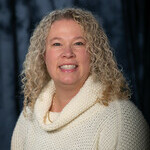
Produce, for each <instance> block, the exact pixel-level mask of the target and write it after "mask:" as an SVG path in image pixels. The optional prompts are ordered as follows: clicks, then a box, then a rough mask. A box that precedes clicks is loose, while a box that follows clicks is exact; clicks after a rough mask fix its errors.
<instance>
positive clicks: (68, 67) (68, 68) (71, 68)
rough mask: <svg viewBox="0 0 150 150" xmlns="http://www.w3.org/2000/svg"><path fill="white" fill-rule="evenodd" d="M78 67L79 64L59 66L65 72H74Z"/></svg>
mask: <svg viewBox="0 0 150 150" xmlns="http://www.w3.org/2000/svg"><path fill="white" fill-rule="evenodd" d="M77 67H78V65H61V66H59V68H60V69H61V70H62V71H63V72H73V71H75V70H76V68H77Z"/></svg>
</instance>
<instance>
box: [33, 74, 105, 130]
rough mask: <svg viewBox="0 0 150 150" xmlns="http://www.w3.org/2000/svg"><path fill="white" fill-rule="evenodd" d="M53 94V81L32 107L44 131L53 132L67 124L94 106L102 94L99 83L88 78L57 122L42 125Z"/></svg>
mask: <svg viewBox="0 0 150 150" xmlns="http://www.w3.org/2000/svg"><path fill="white" fill-rule="evenodd" d="M54 92H55V85H54V81H53V80H51V81H49V82H48V84H47V85H46V86H45V87H44V88H43V90H42V92H41V93H40V95H39V97H38V98H37V100H36V103H35V106H34V114H35V117H36V119H37V120H38V122H39V125H40V127H41V128H42V129H44V130H46V131H53V130H56V129H58V128H60V127H62V126H64V125H66V124H68V123H69V122H71V121H72V120H73V119H75V118H76V117H78V116H79V115H80V114H81V113H83V112H84V111H86V110H87V109H88V108H90V107H91V106H92V105H94V104H95V102H96V100H97V98H98V97H100V95H101V93H102V86H101V84H100V83H99V82H94V81H93V79H92V77H91V76H90V77H89V78H88V79H87V80H86V82H85V83H84V85H83V87H82V88H81V89H80V90H79V92H78V93H77V94H76V95H75V96H74V97H73V98H72V99H71V101H70V102H69V103H68V104H67V105H66V106H65V107H64V109H63V110H62V111H61V113H60V115H59V117H58V118H57V120H55V121H54V122H46V123H44V117H45V115H46V113H47V111H48V110H49V108H50V106H51V102H52V96H53V94H54Z"/></svg>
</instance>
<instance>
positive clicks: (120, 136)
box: [11, 77, 150, 150]
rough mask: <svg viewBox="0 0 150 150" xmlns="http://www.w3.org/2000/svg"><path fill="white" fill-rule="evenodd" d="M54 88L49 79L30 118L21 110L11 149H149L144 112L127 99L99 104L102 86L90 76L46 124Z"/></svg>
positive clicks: (147, 128) (149, 140)
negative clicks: (60, 110)
mask: <svg viewBox="0 0 150 150" xmlns="http://www.w3.org/2000/svg"><path fill="white" fill-rule="evenodd" d="M54 91H55V86H54V83H53V81H50V82H49V83H48V84H47V86H45V88H44V89H43V91H42V92H41V94H40V95H39V97H38V99H37V101H36V103H35V107H34V112H33V113H30V112H29V116H28V117H24V116H23V114H22V113H21V115H20V117H19V119H18V122H17V124H16V127H15V130H14V133H13V137H12V142H11V150H83V149H86V150H148V149H149V142H150V139H149V127H148V125H147V123H146V122H145V120H144V118H143V116H142V114H141V112H140V111H139V110H138V109H137V108H136V107H135V105H134V104H133V103H131V102H130V101H128V100H115V101H113V102H111V103H110V104H109V106H104V105H101V104H99V103H96V102H95V101H96V99H97V97H100V96H102V95H101V93H102V86H101V84H100V83H94V82H93V80H92V78H91V77H89V78H88V80H87V81H86V82H85V84H84V86H83V87H82V88H81V89H80V91H79V93H78V94H77V95H76V96H75V97H74V98H73V99H72V100H71V101H70V102H69V103H68V104H67V105H66V107H65V108H64V109H63V110H62V112H61V113H60V114H57V115H56V116H55V115H54V116H50V117H54V118H52V120H54V122H49V120H48V119H46V122H45V123H44V116H45V114H46V112H47V110H48V109H49V107H50V105H51V99H52V95H53V93H54ZM52 115H53V114H52ZM55 117H56V118H55Z"/></svg>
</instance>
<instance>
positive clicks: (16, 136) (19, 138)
mask: <svg viewBox="0 0 150 150" xmlns="http://www.w3.org/2000/svg"><path fill="white" fill-rule="evenodd" d="M27 122H28V121H27V118H25V117H24V115H23V112H22V113H21V114H20V116H19V119H18V121H17V123H16V126H15V129H14V131H13V135H12V139H11V150H23V149H24V144H25V139H26V135H27Z"/></svg>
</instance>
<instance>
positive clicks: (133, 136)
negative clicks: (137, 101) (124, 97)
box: [116, 101, 150, 150]
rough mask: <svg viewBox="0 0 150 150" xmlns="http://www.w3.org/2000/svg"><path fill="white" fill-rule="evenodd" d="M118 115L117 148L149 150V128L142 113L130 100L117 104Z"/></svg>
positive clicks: (122, 149)
mask: <svg viewBox="0 0 150 150" xmlns="http://www.w3.org/2000/svg"><path fill="white" fill-rule="evenodd" d="M118 109H120V110H118V113H119V115H120V117H119V118H120V119H119V120H118V122H119V126H120V127H119V128H120V130H119V131H118V132H119V133H118V144H117V146H116V149H117V150H149V149H150V130H149V126H148V124H147V122H146V121H145V119H144V117H143V115H142V113H141V112H140V111H139V110H138V109H137V108H136V106H135V105H134V104H133V103H132V102H130V101H122V102H120V104H118Z"/></svg>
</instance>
